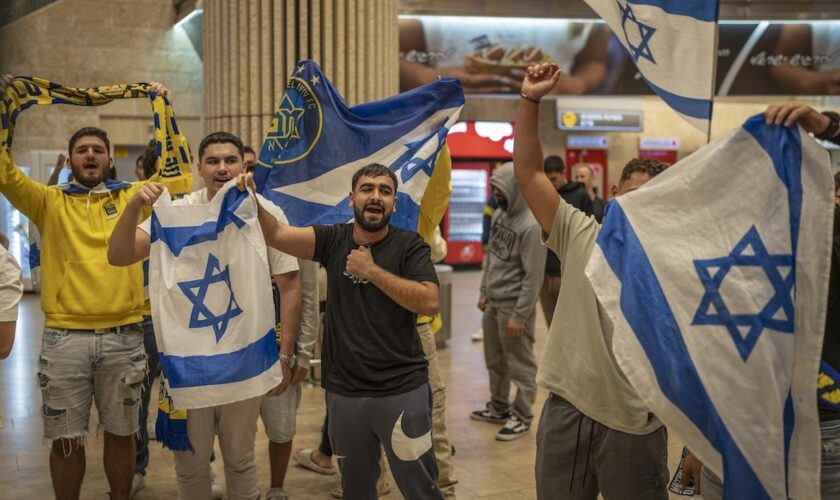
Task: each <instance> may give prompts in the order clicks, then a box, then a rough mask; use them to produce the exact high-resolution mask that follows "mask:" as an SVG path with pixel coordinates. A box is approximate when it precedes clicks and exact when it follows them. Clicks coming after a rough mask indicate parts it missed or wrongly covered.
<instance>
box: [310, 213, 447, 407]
mask: <svg viewBox="0 0 840 500" xmlns="http://www.w3.org/2000/svg"><path fill="white" fill-rule="evenodd" d="M314 229H315V255H314V257H313V260H315V261H317V262H320V263H321V264H322V265H323V266H324V268H325V269H326V270H327V283H328V285H327V308H326V311H325V314H324V342H323V343H324V345H323V353H322V359H323V366H322V367H323V380H322V382H321V384H322V386H323V387H324V389H326V390H328V391H331V392H335V393H336V394H341V395H343V396H390V395H394V394H402V393H405V392H408V391H411V390H413V389H416V388H418V387H420V386H421V385H423V384H425V383H426V382H427V381H428V378H429V377H428V373H427V363H426V358H425V356H424V355H423V346H422V345H421V344H420V337H419V336H418V334H417V324H416V322H417V315H416V314H414V313H413V312H411V311H408V310H407V309H404V308H403V307H401V306H400V305H399V304H397V303H396V302H394V301H393V300H391V299H390V298H389V297H388V296H387V295H385V294H384V293H383V292H382V291H381V290H379V289H378V288H376V286H374V285H373V284H371V283H360V282H358V280H356V279H354V278H353V277H350V276H347V275H345V274H344V271H345V269H346V267H347V256H348V255H349V254H350V251H351V250H353V249H355V248H358V247H359V245H357V244H355V243H354V242H353V224H337V225H331V226H314ZM370 251H371V254H372V255H373V260H374V262H376V264H377V265H378V266H380V267H382V268H383V269H385V270H386V271H388V272H390V273H392V274H395V275H397V276H399V277H401V278H405V279H409V280H413V281H431V282H434V283H437V282H438V280H437V274H436V273H435V266H434V264H432V259H431V253H430V250H429V246H428V245H427V244H426V243H425V242H424V241H423V239H422V238H420V236H419V235H418V234H417V233H413V232H409V231H403V230H401V229H397V228H395V227H393V226H389V231H388V235H387V236H385V238H384V239H383V240H382V241H380V242H378V243H374V244H373V245H371V246H370Z"/></svg>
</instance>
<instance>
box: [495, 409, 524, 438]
mask: <svg viewBox="0 0 840 500" xmlns="http://www.w3.org/2000/svg"><path fill="white" fill-rule="evenodd" d="M529 430H531V424H526V423H525V422H523V421H522V420H519V417H517V416H516V415H511V416H510V418H509V419H508V420H507V422H505V426H504V427H502V429H501V430H500V431H499V432H497V433H496V439H497V440H498V441H513V440H514V439H518V438H521V437H522V436H524V435H525V433H526V432H528V431H529Z"/></svg>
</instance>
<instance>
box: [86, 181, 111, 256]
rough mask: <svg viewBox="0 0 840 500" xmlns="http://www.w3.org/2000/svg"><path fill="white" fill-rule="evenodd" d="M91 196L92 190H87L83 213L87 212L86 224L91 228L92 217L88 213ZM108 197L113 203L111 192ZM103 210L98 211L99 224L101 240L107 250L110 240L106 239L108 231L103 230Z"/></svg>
mask: <svg viewBox="0 0 840 500" xmlns="http://www.w3.org/2000/svg"><path fill="white" fill-rule="evenodd" d="M92 194H93V190H89V191H88V192H87V193H86V194H85V197H86V198H87V203H86V204H85V211H86V212H87V216H88V223H89V224H90V227H91V228H93V227H94V225H93V215H92V214H91V213H90V199H91V195H92ZM108 197H109V198H110V199H111V203H114V195H113V193H111V191H108ZM102 212H103V210H99V222H100V223H101V224H102V225H101V226H100V227H101V229H102V233H101V234H102V240H103V241H104V242H105V248H108V244H109V243H110V238H108V231H106V230H105V215H104V214H103V213H102Z"/></svg>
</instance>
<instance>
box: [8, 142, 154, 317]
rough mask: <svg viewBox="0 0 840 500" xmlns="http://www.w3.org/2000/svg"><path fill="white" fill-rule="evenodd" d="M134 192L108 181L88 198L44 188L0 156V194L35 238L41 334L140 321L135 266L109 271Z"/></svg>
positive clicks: (69, 189) (73, 189)
mask: <svg viewBox="0 0 840 500" xmlns="http://www.w3.org/2000/svg"><path fill="white" fill-rule="evenodd" d="M141 186H142V183H135V184H128V183H125V182H118V181H107V182H106V183H103V184H100V185H99V186H97V187H96V188H94V189H92V190H88V189H87V188H84V187H82V186H80V185H77V184H70V185H63V186H52V187H48V186H45V185H43V184H41V183H39V182H36V181H34V180H32V179H30V178H28V177H27V176H26V175H25V174H24V173H23V172H22V171H21V170H20V169H19V168H17V166H16V165H15V164H14V159H13V157H11V155H10V154H9V155H7V154H0V193H2V194H4V195H5V196H6V198H8V199H9V201H10V202H11V204H12V205H14V206H15V208H17V209H18V210H20V211H21V212H22V213H23V214H24V215H25V216H26V217H28V218H29V220H31V221H32V222H34V223H35V225H36V226H38V231H39V232H40V233H41V307H42V308H43V310H44V314H45V315H46V326H48V327H51V328H62V329H84V330H89V329H99V328H110V327H115V326H120V325H126V324H130V323H139V322H140V321H141V320H142V315H141V312H142V309H143V271H142V268H141V264H140V263H138V264H135V265H131V266H127V267H114V266H112V265H110V264H109V263H108V242H109V240H110V238H111V233H112V232H113V230H114V226H115V225H116V223H117V220H118V219H119V217H120V215H121V214H122V212H123V208H124V207H125V205H126V203H128V200H130V199H131V197H132V196H134V194H135V193H136V192H137V191H138V190H139V189H140V188H141ZM146 215H148V214H146ZM138 222H139V221H138Z"/></svg>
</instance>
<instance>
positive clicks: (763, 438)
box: [586, 116, 833, 500]
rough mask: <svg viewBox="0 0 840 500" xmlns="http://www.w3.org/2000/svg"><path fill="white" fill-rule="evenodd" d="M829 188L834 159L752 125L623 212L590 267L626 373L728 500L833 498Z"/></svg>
mask: <svg viewBox="0 0 840 500" xmlns="http://www.w3.org/2000/svg"><path fill="white" fill-rule="evenodd" d="M831 186H832V179H831V171H830V165H829V160H828V155H827V154H826V152H825V150H824V149H822V148H821V147H820V146H819V145H818V144H817V143H816V142H814V141H813V140H812V139H810V138H809V137H808V135H807V134H805V133H804V132H803V131H802V130H800V129H799V128H798V127H796V128H783V127H776V126H768V125H765V124H764V117H763V116H755V117H753V118H750V119H749V120H748V121H747V122H746V123H745V124H744V125H743V127H742V128H740V129H738V130H736V131H734V132H732V133H730V134H729V135H727V136H726V137H723V138H722V139H719V140H716V141H714V142H713V143H711V144H709V145H707V146H706V147H704V148H702V149H700V150H699V151H697V152H696V153H694V154H692V155H691V156H689V157H688V158H686V159H684V160H682V161H681V162H679V163H677V164H676V165H674V166H673V167H671V168H669V169H668V170H667V171H666V172H664V173H662V174H660V175H659V176H657V177H656V178H655V179H654V180H653V181H651V182H650V183H649V184H647V185H646V186H645V187H643V188H642V189H640V190H639V191H637V192H634V193H630V194H627V195H625V196H622V197H621V198H618V199H616V200H615V201H613V202H611V203H610V205H609V206H608V209H607V217H606V220H605V221H604V225H603V227H602V229H601V232H600V234H599V236H598V240H597V244H596V246H595V249H594V250H593V253H592V258H591V260H590V262H589V265H588V267H587V269H586V274H587V276H588V277H589V279H590V281H591V282H592V285H593V288H594V289H595V292H596V294H597V295H598V299H599V301H600V303H601V304H602V305H603V307H604V308H605V310H606V311H607V312H608V314H609V315H610V317H611V319H612V321H613V324H614V327H615V331H614V336H613V352H614V354H615V357H616V359H617V361H618V363H619V365H620V366H621V368H622V370H623V371H624V374H625V375H626V376H627V378H628V379H629V380H630V382H631V383H632V385H633V387H634V388H635V389H636V391H637V392H638V393H639V396H641V398H642V399H643V400H644V401H645V403H646V404H647V405H648V407H649V408H650V409H651V411H653V412H654V413H655V414H656V415H657V416H658V417H659V418H660V419H661V420H662V422H663V423H664V424H665V425H666V426H667V427H668V429H669V430H671V431H673V432H674V433H676V434H677V435H678V436H679V437H680V438H682V439H683V440H684V442H685V444H686V446H687V447H688V448H689V449H690V450H691V451H692V452H694V453H695V454H696V455H697V456H698V458H699V459H700V460H701V461H702V462H703V463H704V464H705V465H706V466H708V467H710V468H711V470H712V471H713V472H715V474H718V475H719V476H720V477H722V478H723V480H724V498H727V499H738V500H742V499H764V498H796V499H806V498H807V499H812V498H819V496H820V481H819V475H820V441H819V422H818V417H817V405H816V397H815V395H816V389H817V369H818V366H819V362H820V351H821V347H822V337H823V330H824V328H825V314H826V296H827V295H826V294H827V290H828V277H829V265H830V258H831V248H830V245H831V229H832V217H833V208H832V193H831Z"/></svg>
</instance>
